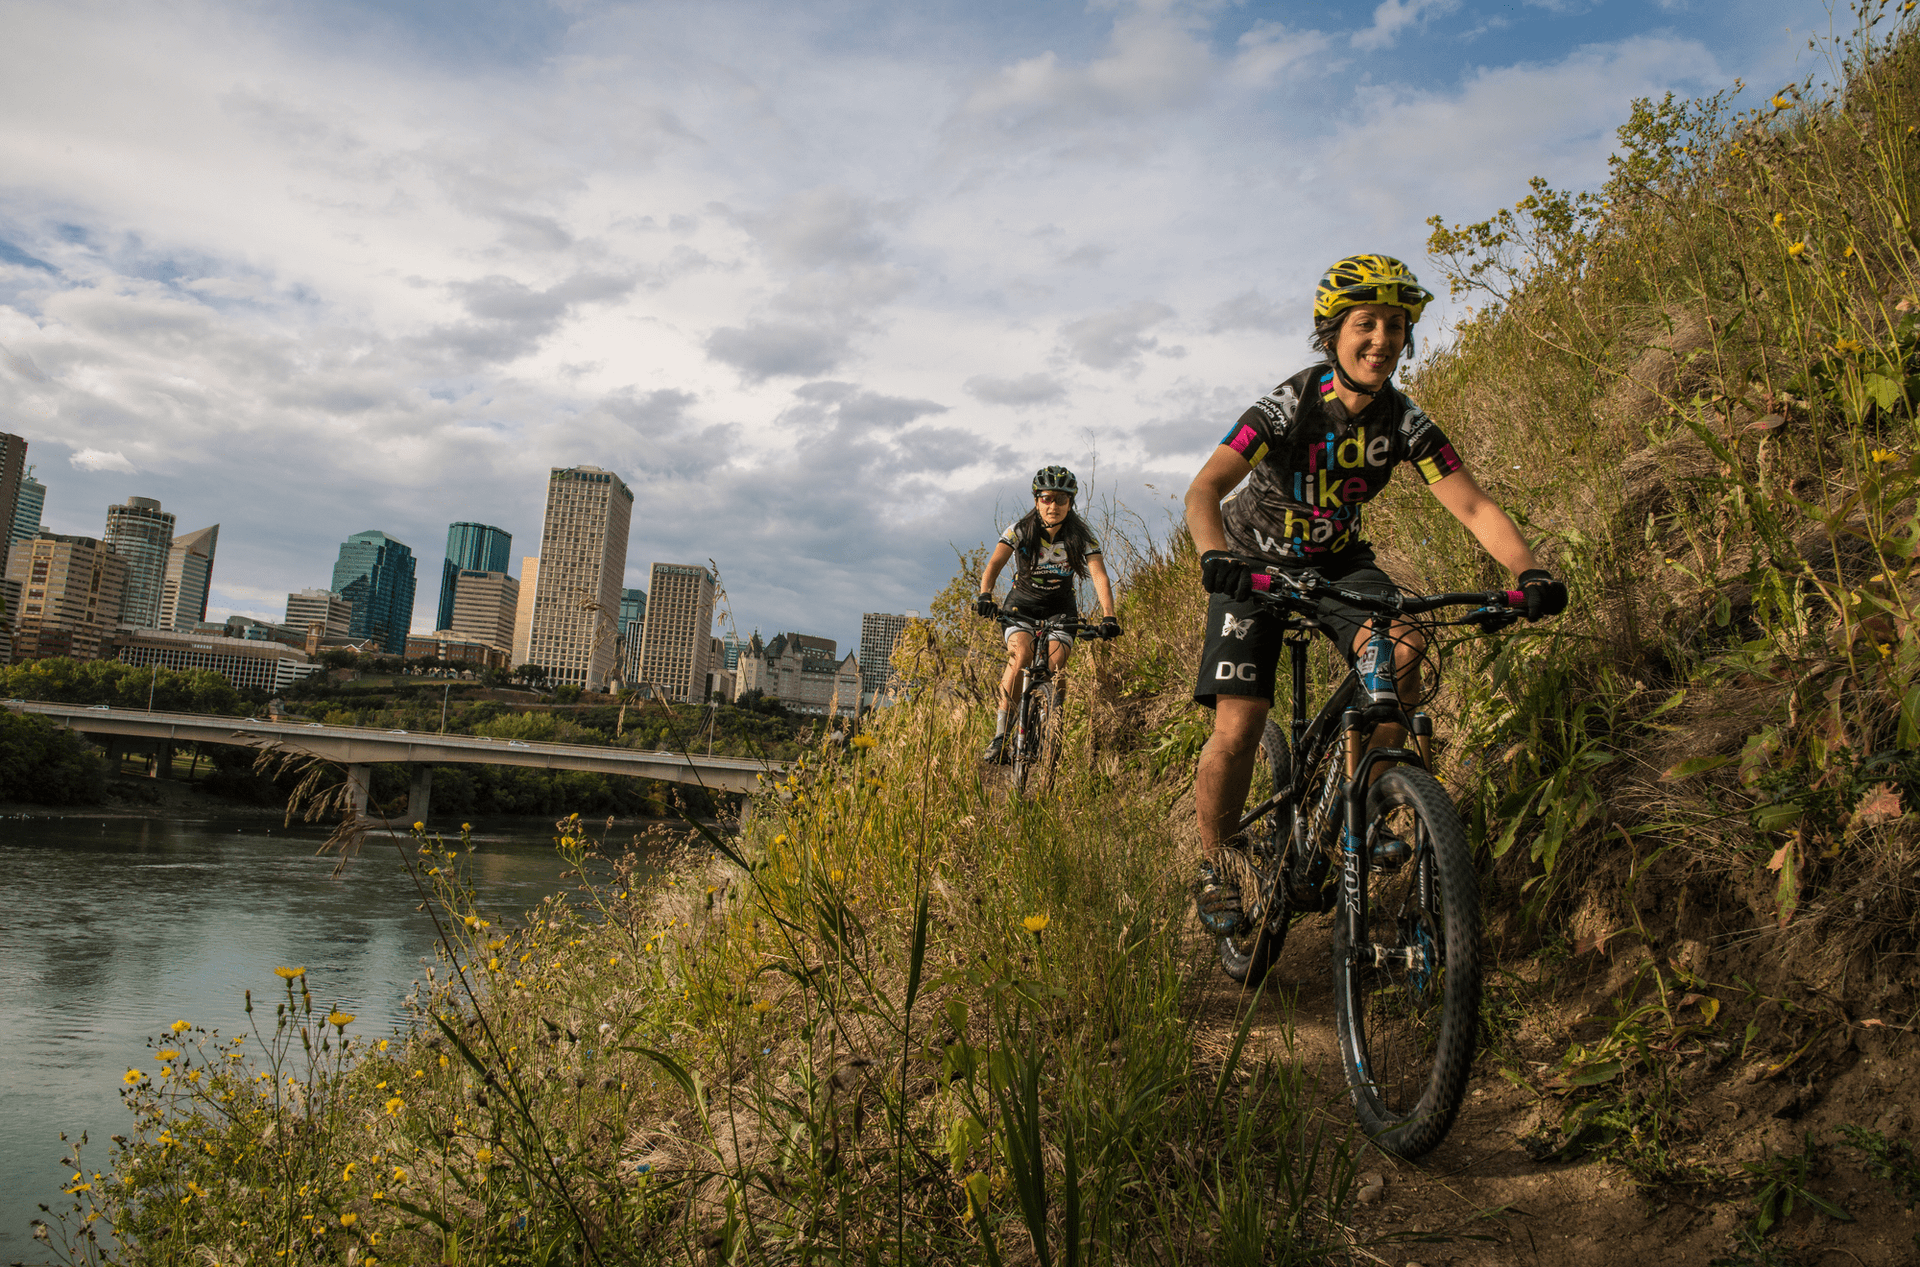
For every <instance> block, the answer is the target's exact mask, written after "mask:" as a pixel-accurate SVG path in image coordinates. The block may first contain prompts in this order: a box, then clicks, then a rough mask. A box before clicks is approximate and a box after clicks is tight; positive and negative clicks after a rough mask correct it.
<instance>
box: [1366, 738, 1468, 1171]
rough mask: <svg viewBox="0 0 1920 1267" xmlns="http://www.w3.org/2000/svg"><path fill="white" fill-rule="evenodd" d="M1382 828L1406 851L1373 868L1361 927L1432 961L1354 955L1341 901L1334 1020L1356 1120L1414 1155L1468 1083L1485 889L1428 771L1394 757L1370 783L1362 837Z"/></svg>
mask: <svg viewBox="0 0 1920 1267" xmlns="http://www.w3.org/2000/svg"><path fill="white" fill-rule="evenodd" d="M1389 834H1390V835H1393V836H1397V837H1398V838H1399V839H1401V840H1404V841H1406V842H1407V843H1408V844H1409V845H1411V846H1413V855H1412V857H1411V859H1410V860H1409V861H1407V862H1406V863H1404V864H1402V865H1401V866H1400V867H1398V868H1397V869H1394V870H1391V871H1387V870H1375V869H1372V868H1369V875H1368V879H1367V893H1366V925H1365V930H1364V935H1365V938H1366V941H1367V942H1368V943H1372V944H1377V945H1380V946H1384V947H1388V948H1390V949H1396V950H1397V949H1403V948H1405V947H1408V946H1417V947H1420V948H1422V949H1423V950H1424V951H1425V952H1426V956H1427V959H1426V962H1427V966H1426V967H1425V968H1424V969H1409V968H1407V967H1404V966H1389V967H1374V966H1363V965H1361V964H1359V963H1357V962H1355V956H1354V955H1353V953H1352V951H1353V947H1352V946H1350V945H1349V944H1348V931H1347V925H1348V917H1347V912H1346V909H1345V907H1344V905H1343V906H1342V907H1341V908H1339V909H1338V910H1337V911H1336V913H1335V916H1334V932H1333V976H1334V983H1333V984H1334V1024H1335V1027H1336V1032H1337V1033H1338V1035H1339V1043H1340V1055H1341V1063H1342V1065H1343V1066H1344V1067H1345V1070H1346V1074H1347V1085H1348V1086H1349V1088H1351V1090H1352V1092H1353V1105H1354V1114H1355V1116H1356V1117H1358V1118H1359V1119H1360V1125H1361V1128H1362V1129H1363V1130H1365V1131H1366V1133H1367V1134H1368V1135H1369V1136H1370V1137H1372V1139H1373V1142H1374V1143H1375V1144H1376V1145H1378V1146H1379V1147H1380V1148H1381V1149H1382V1150H1383V1151H1385V1152H1388V1153H1392V1154H1394V1155H1395V1156H1398V1157H1405V1158H1413V1157H1418V1156H1420V1155H1422V1154H1423V1153H1426V1152H1428V1151H1429V1150H1431V1149H1432V1148H1433V1147H1434V1146H1435V1145H1436V1144H1438V1143H1439V1142H1440V1141H1441V1139H1443V1138H1444V1137H1445V1136H1446V1133H1447V1130H1448V1128H1449V1127H1451V1126H1452V1125H1453V1119H1454V1116H1455V1115H1456V1114H1457V1113H1458V1112H1459V1111H1460V1103H1461V1100H1462V1098H1463V1097H1464V1096H1465V1094H1466V1088H1467V1075H1468V1072H1469V1066H1471V1065H1472V1063H1473V1053H1474V1042H1475V1037H1476V1031H1477V1029H1478V1024H1479V1017H1480V983H1481V975H1480V900H1479V892H1478V886H1477V884H1476V883H1475V880H1474V874H1473V858H1472V855H1471V853H1470V852H1469V851H1468V848H1467V836H1466V830H1465V829H1464V828H1463V827H1462V825H1461V823H1460V815H1459V813H1458V812H1457V811H1456V810H1455V809H1454V806H1453V802H1452V800H1451V799H1450V798H1449V797H1448V796H1447V794H1446V791H1445V789H1443V788H1442V787H1441V786H1440V784H1439V782H1438V781H1436V780H1435V779H1434V777H1433V776H1432V775H1430V774H1428V773H1427V772H1425V771H1424V770H1419V769H1416V768H1413V767H1410V766H1396V767H1394V768H1392V769H1390V770H1388V771H1387V772H1386V773H1384V774H1382V775H1381V776H1380V778H1379V779H1378V780H1377V781H1376V782H1375V783H1374V785H1373V790H1372V792H1371V793H1370V794H1369V795H1368V798H1367V839H1366V840H1365V841H1364V842H1362V845H1361V848H1362V849H1363V850H1369V849H1371V848H1372V846H1373V844H1374V843H1375V842H1376V841H1377V840H1379V839H1381V838H1382V837H1383V835H1389ZM1349 865H1354V864H1352V863H1350V864H1349ZM1344 879H1345V878H1343V880H1344ZM1347 891H1348V890H1347V888H1346V886H1345V883H1344V882H1343V887H1342V893H1343V894H1344V893H1345V892H1347ZM1343 900H1344V899H1343Z"/></svg>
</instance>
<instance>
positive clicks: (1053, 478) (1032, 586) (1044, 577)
mask: <svg viewBox="0 0 1920 1267" xmlns="http://www.w3.org/2000/svg"><path fill="white" fill-rule="evenodd" d="M1079 491H1080V481H1078V480H1076V479H1075V478H1074V477H1073V472H1072V471H1069V470H1068V469H1067V468H1066V467H1064V466H1047V467H1042V468H1041V469H1040V470H1039V471H1038V472H1037V473H1036V474H1035V475H1034V477H1033V509H1032V510H1030V511H1028V512H1027V513H1026V515H1025V516H1024V517H1023V518H1022V519H1021V520H1020V522H1018V523H1016V524H1014V525H1013V526H1012V527H1011V528H1008V529H1007V530H1006V531H1005V532H1003V533H1001V534H1000V540H999V542H998V543H996V544H995V545H994V547H993V554H992V555H990V556H989V557H988V559H987V567H986V570H985V571H984V572H982V573H981V574H980V596H979V597H978V598H976V599H975V600H974V604H973V606H974V610H975V611H977V612H979V613H980V614H981V615H982V616H987V617H993V616H1001V617H1002V618H1003V619H1004V621H1005V623H1006V627H1007V671H1006V672H1005V673H1004V674H1002V675H1001V677H1000V711H999V713H998V714H997V716H996V717H995V720H994V728H993V738H992V740H991V741H989V742H988V744H987V752H986V760H987V761H989V762H996V763H997V762H1000V761H1003V760H1005V758H1006V752H1007V726H1008V722H1009V718H1010V716H1011V714H1012V710H1013V693H1014V692H1015V691H1017V690H1018V689H1019V688H1020V674H1021V673H1022V672H1023V671H1024V670H1025V669H1026V667H1027V666H1028V665H1030V664H1032V663H1033V642H1034V632H1035V626H1037V625H1038V624H1039V623H1040V622H1041V621H1043V620H1047V619H1049V618H1051V617H1055V616H1077V615H1078V614H1079V611H1080V607H1079V600H1078V599H1077V598H1076V597H1075V596H1074V592H1073V583H1074V580H1075V578H1076V577H1090V578H1092V580H1093V592H1094V594H1095V595H1096V596H1097V597H1098V598H1099V600H1100V615H1101V621H1100V636H1101V637H1103V638H1114V637H1118V636H1119V633H1120V622H1119V621H1118V620H1117V619H1115V617H1114V614H1113V586H1112V585H1111V584H1110V583H1109V582H1108V580H1107V565H1106V561H1105V560H1104V559H1102V558H1101V556H1100V543H1099V541H1097V540H1095V539H1094V535H1093V533H1092V532H1091V531H1089V530H1088V528H1087V525H1086V524H1085V522H1083V521H1082V520H1081V518H1080V516H1079V515H1077V514H1075V513H1074V510H1073V499H1074V496H1075V494H1077V493H1078V492H1079ZM1009 559H1012V560H1013V561H1014V565H1013V587H1012V589H1011V590H1009V591H1008V593H1007V601H1006V604H1005V606H1004V607H1002V606H999V605H996V604H995V603H994V601H993V586H994V582H995V581H997V580H999V578H1000V572H1001V569H1003V568H1005V567H1006V566H1007V560H1009ZM1047 640H1048V643H1049V646H1048V648H1047V658H1048V661H1049V662H1050V663H1051V664H1052V666H1053V671H1054V674H1055V675H1056V678H1057V676H1058V674H1059V673H1060V671H1061V670H1063V669H1065V668H1066V667H1067V659H1068V657H1069V656H1071V655H1072V654H1073V632H1072V631H1071V630H1070V629H1064V630H1063V629H1056V630H1053V631H1051V632H1050V633H1049V634H1048V635H1047Z"/></svg>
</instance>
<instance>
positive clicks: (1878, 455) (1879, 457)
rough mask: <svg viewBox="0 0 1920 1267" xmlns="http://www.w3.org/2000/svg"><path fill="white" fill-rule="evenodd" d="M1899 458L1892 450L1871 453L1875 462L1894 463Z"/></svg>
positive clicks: (1876, 450)
mask: <svg viewBox="0 0 1920 1267" xmlns="http://www.w3.org/2000/svg"><path fill="white" fill-rule="evenodd" d="M1899 457H1900V455H1899V454H1898V453H1895V452H1894V451H1893V450H1892V449H1875V450H1874V451H1873V460H1874V461H1876V462H1892V461H1896V460H1897V459H1898V458H1899Z"/></svg>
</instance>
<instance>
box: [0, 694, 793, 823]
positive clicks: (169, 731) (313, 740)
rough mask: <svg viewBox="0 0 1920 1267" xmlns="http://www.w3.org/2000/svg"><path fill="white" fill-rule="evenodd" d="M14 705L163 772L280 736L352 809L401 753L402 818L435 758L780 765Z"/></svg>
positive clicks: (721, 776)
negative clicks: (329, 778)
mask: <svg viewBox="0 0 1920 1267" xmlns="http://www.w3.org/2000/svg"><path fill="white" fill-rule="evenodd" d="M0 704H4V706H5V707H7V708H10V709H13V710H14V711H15V712H21V713H33V714H36V715H37V716H41V717H45V718H47V719H49V720H50V721H53V722H56V723H57V724H59V725H61V726H64V727H66V728H67V729H69V730H77V731H79V732H80V733H81V734H83V735H87V736H89V737H90V738H94V739H95V740H96V741H98V742H100V743H102V744H103V745H104V746H105V747H106V749H107V752H108V755H109V756H110V757H114V758H116V759H117V757H118V755H119V753H120V752H121V750H122V748H123V746H124V745H125V743H126V741H127V740H128V739H134V740H140V741H144V742H143V743H142V746H143V747H145V746H147V745H148V744H151V745H153V747H154V750H155V752H156V753H157V754H158V756H159V762H158V765H159V769H160V770H161V771H162V772H165V771H170V770H171V769H172V768H173V745H174V744H176V743H184V742H193V743H218V744H234V745H238V746H242V747H248V748H267V747H271V746H274V745H278V746H279V747H281V748H282V749H285V750H287V751H291V752H300V753H306V754H310V755H312V756H316V757H322V758H325V759H326V760H328V761H333V762H336V763H338V764H339V765H342V766H344V767H346V771H347V781H348V782H349V783H350V784H351V785H352V787H353V809H354V813H356V814H361V815H364V814H365V813H366V809H367V786H368V777H367V776H368V769H367V767H369V766H372V765H379V764H390V763H401V764H407V765H411V766H412V767H413V784H412V788H411V791H410V793H409V795H408V797H407V821H408V822H424V821H426V817H427V810H428V807H429V803H430V801H431V798H432V793H433V767H434V766H436V765H517V766H530V767H533V768H535V769H542V770H593V771H597V772H598V773H601V774H624V775H629V776H631V777H634V778H640V779H659V780H661V781H663V782H668V783H689V784H694V785H697V786H699V787H703V788H707V789H709V790H712V791H717V792H748V791H752V790H753V786H754V778H755V776H756V775H759V774H767V775H772V774H776V773H779V772H780V770H781V769H782V767H781V766H779V765H776V764H773V763H771V762H766V761H757V760H750V759H746V758H741V757H701V756H687V755H682V754H680V753H674V752H636V751H634V750H633V749H631V748H599V747H592V746H589V745H586V744H571V743H538V742H534V741H530V740H519V739H490V738H485V737H482V736H479V735H435V734H422V733H418V732H414V733H409V732H407V731H404V730H374V729H371V728H368V727H364V726H328V725H324V724H322V723H320V722H293V721H267V720H264V719H262V718H258V717H245V718H239V717H210V716H206V715H204V714H201V713H150V712H148V711H146V710H145V709H138V708H120V707H114V706H109V705H106V704H95V705H91V706H89V705H85V704H43V703H38V702H34V701H28V700H17V699H16V700H5V701H0Z"/></svg>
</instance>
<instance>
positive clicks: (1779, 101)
mask: <svg viewBox="0 0 1920 1267" xmlns="http://www.w3.org/2000/svg"><path fill="white" fill-rule="evenodd" d="M1771 104H1772V106H1773V108H1774V109H1775V110H1785V109H1786V108H1787V107H1788V106H1790V105H1792V104H1793V103H1792V102H1791V101H1788V100H1787V99H1786V98H1785V97H1783V96H1781V95H1780V94H1779V93H1775V94H1774V95H1773V101H1772V103H1771Z"/></svg>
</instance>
